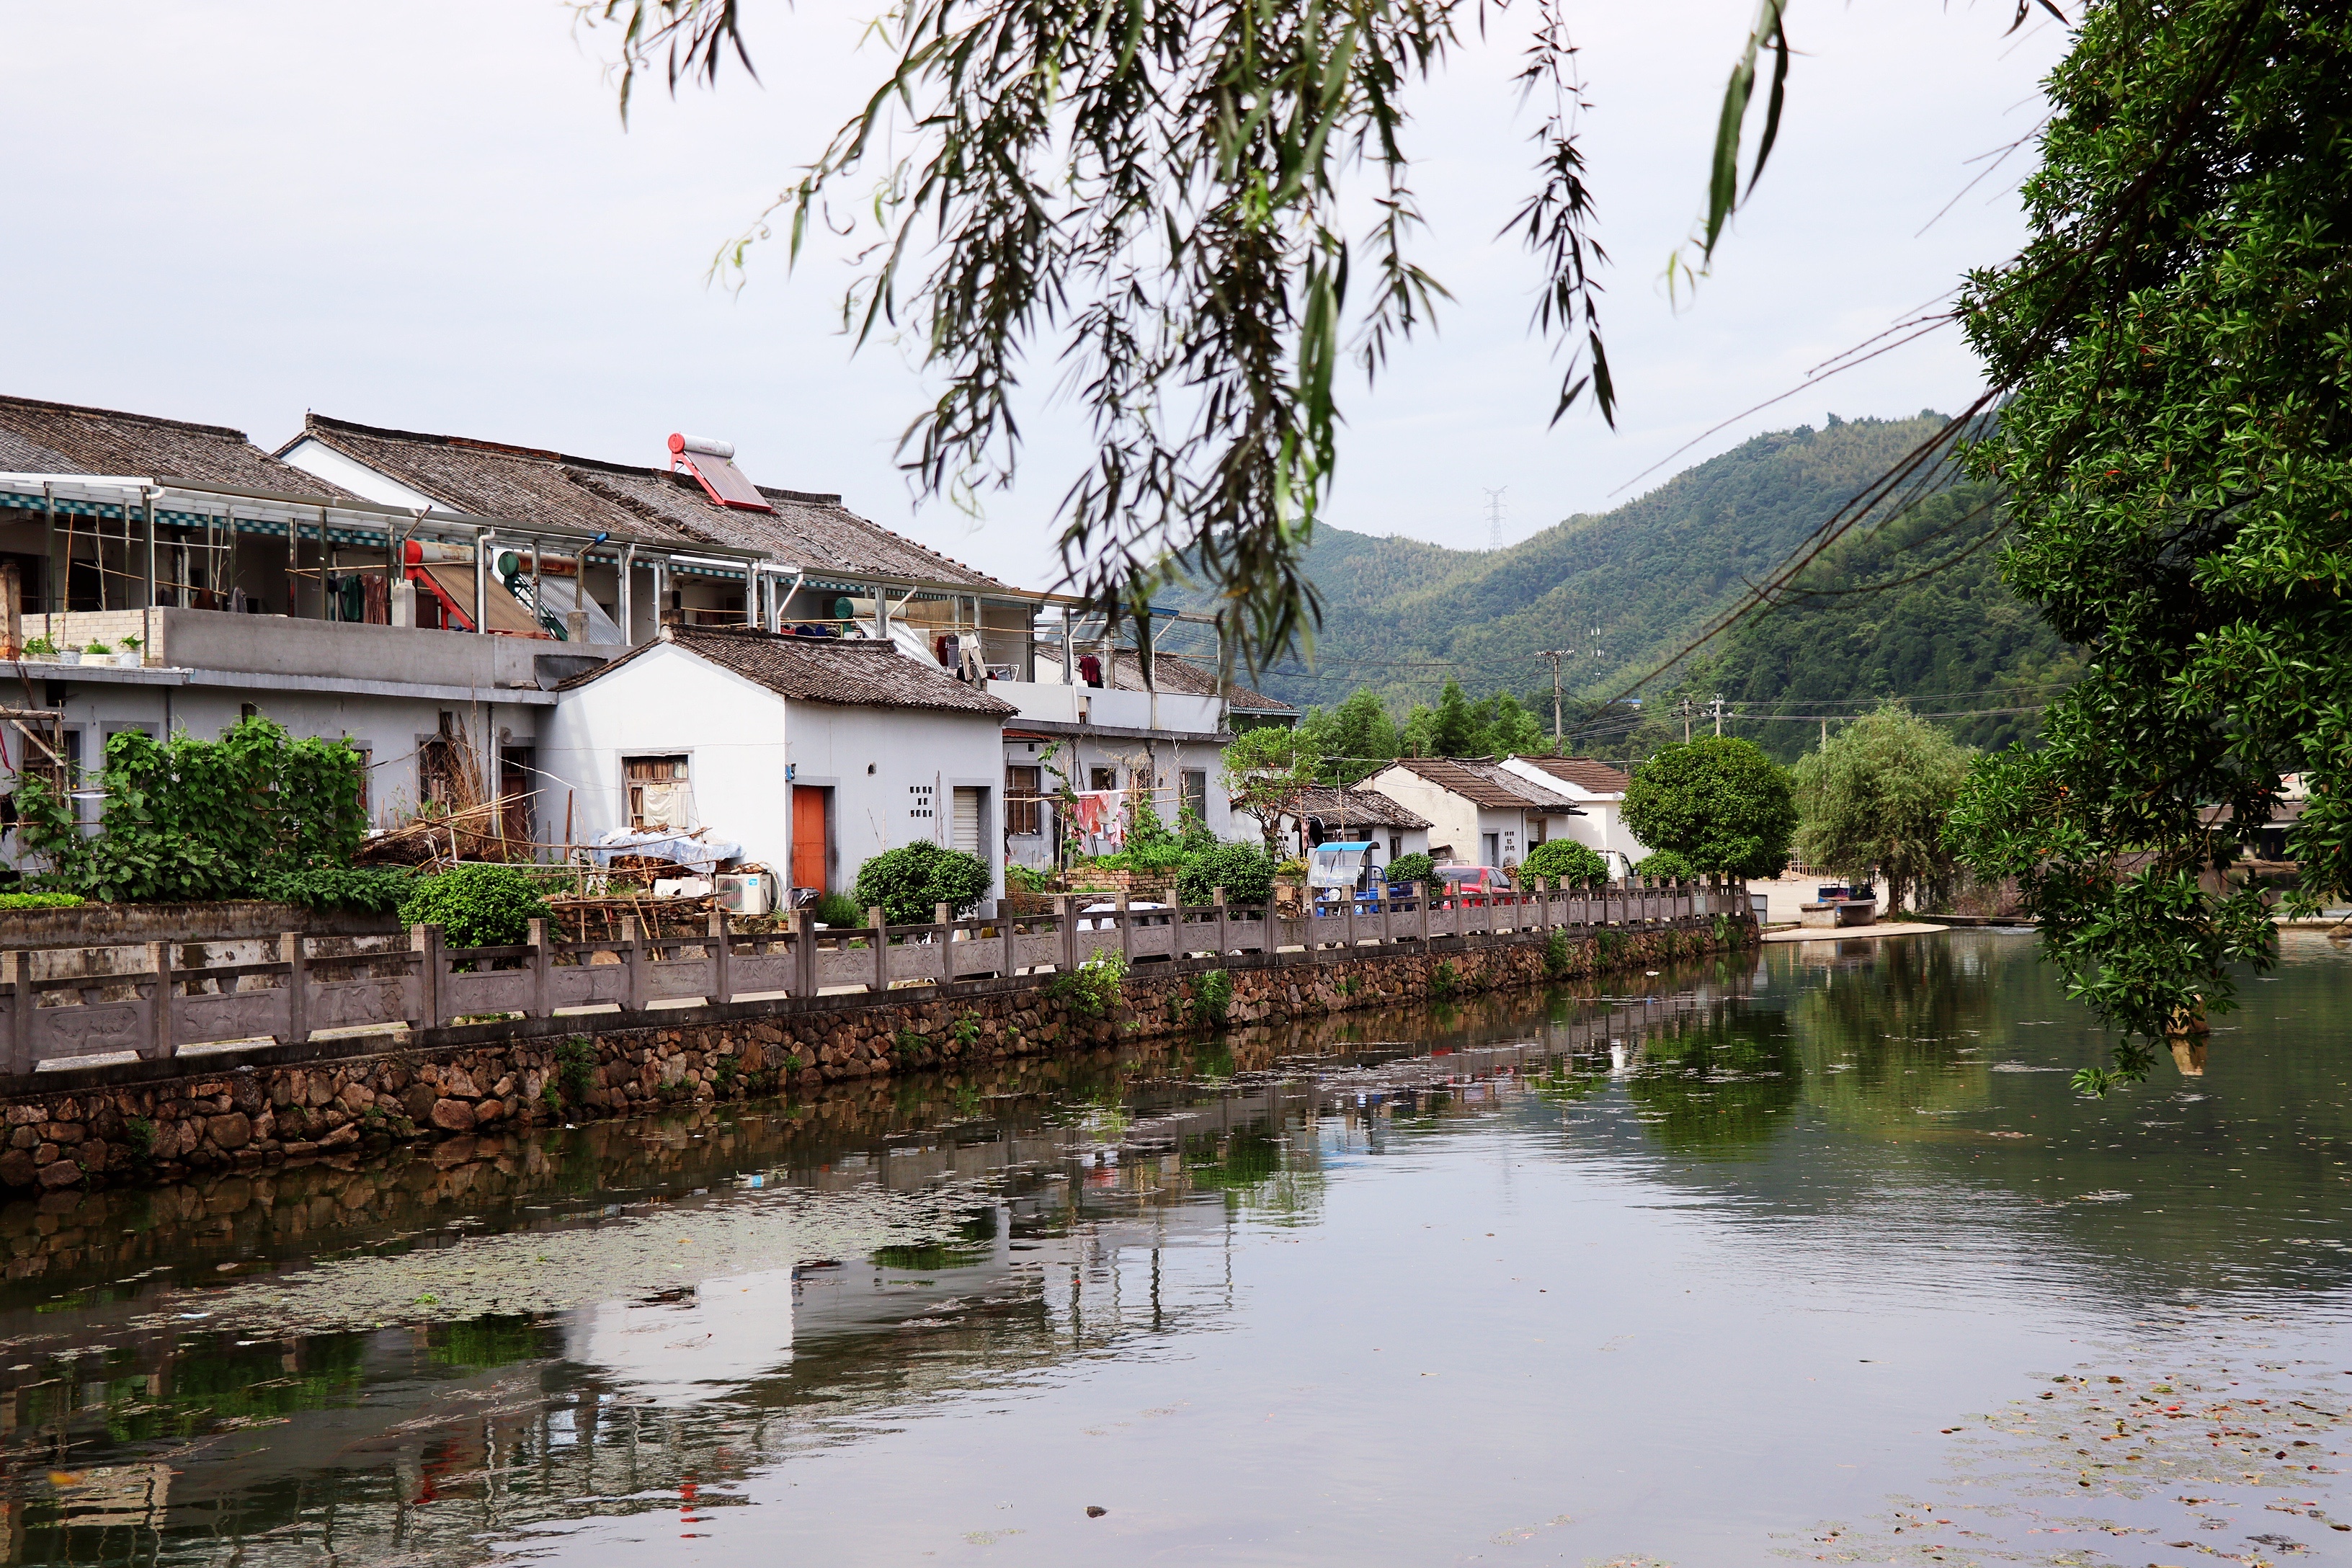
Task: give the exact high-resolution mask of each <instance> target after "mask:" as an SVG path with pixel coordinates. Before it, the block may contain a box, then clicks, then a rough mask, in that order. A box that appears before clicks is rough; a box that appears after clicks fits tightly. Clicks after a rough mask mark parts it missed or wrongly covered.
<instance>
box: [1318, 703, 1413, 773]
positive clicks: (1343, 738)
mask: <svg viewBox="0 0 2352 1568" xmlns="http://www.w3.org/2000/svg"><path fill="white" fill-rule="evenodd" d="M1298 728H1299V731H1300V732H1301V733H1302V734H1304V735H1306V736H1307V739H1308V740H1309V741H1311V742H1313V743H1314V745H1315V749H1316V750H1317V751H1318V752H1321V753H1322V754H1323V782H1324V783H1326V784H1339V785H1346V784H1358V783H1360V782H1361V781H1363V780H1364V779H1367V778H1370V776H1371V775H1372V774H1373V773H1378V772H1379V771H1380V770H1381V765H1382V764H1383V763H1389V762H1392V761H1394V760H1395V759H1396V758H1397V757H1398V756H1400V755H1402V751H1403V743H1404V741H1403V736H1402V735H1401V734H1400V733H1399V732H1398V730H1397V726H1396V721H1394V720H1392V719H1391V718H1390V717H1389V710H1388V708H1387V707H1386V705H1384V704H1383V703H1382V702H1381V699H1380V695H1379V693H1377V692H1374V691H1372V690H1370V689H1362V690H1359V691H1356V692H1354V693H1353V694H1351V695H1350V696H1349V699H1348V700H1346V701H1345V702H1342V703H1340V704H1339V706H1338V707H1337V708H1333V709H1330V710H1324V709H1321V708H1310V709H1308V710H1307V717H1306V718H1304V719H1302V720H1301V721H1299V724H1298Z"/></svg>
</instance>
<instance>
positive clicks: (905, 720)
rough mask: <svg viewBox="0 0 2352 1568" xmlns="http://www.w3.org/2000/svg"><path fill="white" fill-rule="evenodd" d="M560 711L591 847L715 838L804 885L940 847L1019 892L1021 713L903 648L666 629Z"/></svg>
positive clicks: (556, 732)
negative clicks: (1010, 753) (611, 841)
mask: <svg viewBox="0 0 2352 1568" xmlns="http://www.w3.org/2000/svg"><path fill="white" fill-rule="evenodd" d="M556 699H557V700H556V706H555V710H554V711H553V713H552V714H551V715H550V716H548V718H547V719H546V720H545V721H544V722H543V723H542V725H541V742H540V756H541V766H542V767H543V768H544V769H545V770H546V771H547V772H548V773H550V774H551V775H553V776H554V777H555V778H557V779H561V780H563V781H565V783H564V784H562V786H560V787H562V788H564V789H565V790H566V791H567V793H569V794H575V795H576V799H574V800H572V802H570V803H569V805H568V806H567V809H568V810H569V811H571V812H572V813H574V814H576V816H575V820H576V821H577V822H578V823H579V825H580V826H578V827H576V828H575V830H574V831H575V834H576V835H578V836H579V837H582V838H594V837H598V836H600V835H603V834H605V833H608V832H612V831H614V830H623V829H630V828H651V827H656V826H670V827H677V828H688V829H690V828H695V827H700V826H705V825H708V826H710V827H712V828H713V829H714V830H715V831H718V832H721V833H723V834H724V835H725V836H726V837H729V838H730V839H732V840H734V841H736V842H738V843H740V845H741V846H742V851H743V858H745V859H747V860H751V861H758V862H761V863H764V864H765V865H768V866H770V867H772V868H774V869H775V870H776V871H777V872H778V873H779V874H780V875H781V874H786V873H787V872H788V873H789V879H790V882H791V884H792V885H793V886H794V887H802V888H846V887H847V886H848V885H849V883H850V882H851V881H852V880H853V879H855V878H856V874H857V868H858V867H859V866H860V865H862V864H863V863H865V862H866V860H868V859H870V858H873V857H874V856H877V855H879V854H880V853H882V852H883V851H884V850H886V849H895V848H897V847H899V846H901V845H904V844H911V843H914V842H916V841H917V840H919V839H928V840H929V841H931V842H932V843H935V844H940V845H942V846H944V847H948V848H951V849H961V850H963V851H965V852H966V853H969V854H972V855H977V856H979V857H980V858H982V860H984V861H986V862H988V863H989V865H990V867H991V868H992V872H993V880H992V883H991V885H990V888H989V890H988V898H989V899H990V900H994V899H996V898H997V897H998V896H999V895H1000V894H1001V893H1002V892H1003V863H1002V861H1001V860H1000V859H999V858H997V857H996V856H994V855H992V854H991V853H989V846H990V845H991V844H992V842H993V841H994V839H995V837H996V835H997V833H998V832H999V831H1000V825H999V817H998V814H999V811H1000V809H1001V807H1000V805H999V802H998V798H997V796H998V783H999V774H998V771H997V770H998V758H999V755H1000V747H1001V745H1002V739H1001V731H1002V730H1003V723H1004V720H1005V717H1006V716H1007V715H1008V714H1010V713H1011V712H1012V711H1013V705H1012V704H1011V703H1009V702H1005V701H1003V700H999V699H997V698H994V697H992V696H990V695H989V694H988V693H986V692H984V691H982V690H981V689H978V688H977V687H975V686H972V685H970V684H968V683H966V682H963V681H960V680H958V679H955V678H954V677H953V676H951V675H950V674H949V673H948V672H947V671H945V670H943V669H940V668H938V667H937V666H935V665H933V666H927V665H924V664H921V663H919V662H916V661H914V660H910V659H908V658H904V657H903V656H902V655H900V654H899V652H898V650H897V649H896V648H894V647H891V646H890V645H889V644H888V643H883V642H856V641H845V640H842V639H839V638H816V637H779V636H777V635H775V634H773V633H771V632H763V631H759V630H756V629H752V628H749V627H727V628H719V627H696V626H664V627H663V628H662V632H661V636H660V637H658V638H656V639H655V640H654V641H651V642H646V643H642V644H640V645H639V646H637V647H635V648H633V649H631V650H630V651H628V652H627V653H625V654H624V655H622V656H621V657H620V658H616V659H614V660H613V661H612V662H611V663H609V664H605V665H602V666H600V667H598V668H595V669H593V670H589V671H587V672H586V673H584V674H581V675H577V676H574V677H572V679H569V680H567V681H565V682H563V683H562V685H560V686H559V687H558V688H557V689H556ZM550 804H551V805H552V803H550Z"/></svg>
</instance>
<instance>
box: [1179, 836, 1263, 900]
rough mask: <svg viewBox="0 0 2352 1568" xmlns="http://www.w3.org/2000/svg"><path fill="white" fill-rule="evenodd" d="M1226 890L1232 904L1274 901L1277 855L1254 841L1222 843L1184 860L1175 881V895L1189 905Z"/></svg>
mask: <svg viewBox="0 0 2352 1568" xmlns="http://www.w3.org/2000/svg"><path fill="white" fill-rule="evenodd" d="M1219 888H1223V889H1224V890H1225V902H1227V903H1229V904H1252V905H1264V904H1270V903H1272V902H1274V857H1273V856H1271V855H1268V854H1267V853H1266V852H1265V850H1263V849H1261V848H1259V847H1257V846H1256V845H1255V844H1220V845H1218V846H1217V847H1215V848H1213V849H1210V850H1207V851H1205V852H1203V853H1202V854H1199V855H1196V856H1194V857H1193V858H1192V859H1190V860H1188V861H1186V862H1185V863H1184V874H1183V875H1182V876H1181V877H1180V878H1178V879H1177V880H1176V897H1177V898H1178V899H1179V900H1181V901H1182V902H1184V903H1188V904H1205V903H1208V902H1211V901H1212V900H1214V899H1215V898H1216V896H1217V889H1219Z"/></svg>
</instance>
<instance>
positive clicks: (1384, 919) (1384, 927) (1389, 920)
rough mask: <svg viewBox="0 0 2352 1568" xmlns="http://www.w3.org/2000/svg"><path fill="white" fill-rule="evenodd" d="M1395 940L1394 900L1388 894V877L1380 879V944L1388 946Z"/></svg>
mask: <svg viewBox="0 0 2352 1568" xmlns="http://www.w3.org/2000/svg"><path fill="white" fill-rule="evenodd" d="M1395 941H1396V900H1394V899H1392V898H1391V897H1390V896H1389V883H1388V879H1387V878H1385V877H1383V878H1381V946H1382V947H1388V946H1390V945H1391V944H1393V943H1394V942H1395Z"/></svg>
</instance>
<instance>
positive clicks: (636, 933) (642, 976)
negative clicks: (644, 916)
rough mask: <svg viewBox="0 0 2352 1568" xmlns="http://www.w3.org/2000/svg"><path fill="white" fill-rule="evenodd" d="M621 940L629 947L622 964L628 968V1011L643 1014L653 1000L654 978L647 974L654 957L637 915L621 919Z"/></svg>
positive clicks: (625, 951) (623, 956)
mask: <svg viewBox="0 0 2352 1568" xmlns="http://www.w3.org/2000/svg"><path fill="white" fill-rule="evenodd" d="M621 940H622V941H623V942H626V943H627V944H628V945H627V946H626V947H625V948H624V949H622V951H621V962H622V963H624V964H625V965H626V966H627V967H628V971H629V979H628V985H627V993H628V998H629V1001H628V1010H629V1011H630V1012H632V1013H642V1012H644V1011H645V1010H646V1003H647V1002H649V1001H651V1000H652V992H653V976H652V975H650V974H648V973H646V967H647V960H648V959H649V958H650V957H651V956H652V954H651V952H650V950H648V949H647V948H646V936H645V931H644V930H643V929H642V928H640V927H639V926H638V924H637V917H636V916H635V915H624V916H622V917H621Z"/></svg>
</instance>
